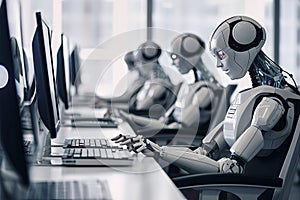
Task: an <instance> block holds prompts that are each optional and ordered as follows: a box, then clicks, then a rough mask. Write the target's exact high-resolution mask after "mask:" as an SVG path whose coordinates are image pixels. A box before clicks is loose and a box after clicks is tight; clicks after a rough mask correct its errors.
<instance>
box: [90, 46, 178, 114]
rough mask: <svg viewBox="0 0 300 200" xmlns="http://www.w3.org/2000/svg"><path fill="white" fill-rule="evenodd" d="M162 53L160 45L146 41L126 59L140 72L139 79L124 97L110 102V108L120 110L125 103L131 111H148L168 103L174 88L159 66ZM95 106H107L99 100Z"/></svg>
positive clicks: (129, 66) (125, 58)
mask: <svg viewBox="0 0 300 200" xmlns="http://www.w3.org/2000/svg"><path fill="white" fill-rule="evenodd" d="M161 51H162V50H161V48H160V47H159V45H158V44H156V43H154V42H152V41H146V42H144V43H143V44H141V45H140V46H139V47H138V49H137V50H136V51H134V52H133V53H132V54H127V55H126V56H125V57H124V60H125V62H126V63H127V65H128V68H130V69H134V71H136V72H138V75H139V78H138V79H137V81H135V82H134V83H133V84H132V85H130V88H129V90H128V91H127V92H126V93H125V94H124V95H122V96H121V97H116V98H112V99H111V100H109V101H108V106H110V107H112V108H118V107H119V105H118V104H119V103H125V104H127V105H129V110H148V109H149V108H150V107H151V106H152V105H153V104H161V105H163V106H164V105H165V104H167V103H168V99H169V97H170V96H171V95H173V94H172V91H173V87H174V86H173V84H172V83H171V81H170V79H169V77H168V76H167V75H166V73H165V72H164V70H163V68H162V67H161V65H160V64H159V61H158V59H159V57H160V55H161ZM133 63H134V66H132V64H133ZM125 97H126V98H125ZM120 100H121V101H120ZM95 105H96V107H103V106H105V105H107V104H105V103H104V104H103V99H101V98H98V99H97V100H96V103H95ZM123 107H124V106H121V108H123Z"/></svg>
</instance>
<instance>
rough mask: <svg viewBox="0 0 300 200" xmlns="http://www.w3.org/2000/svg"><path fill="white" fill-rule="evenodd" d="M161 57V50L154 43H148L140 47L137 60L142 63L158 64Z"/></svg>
mask: <svg viewBox="0 0 300 200" xmlns="http://www.w3.org/2000/svg"><path fill="white" fill-rule="evenodd" d="M160 55H161V48H160V46H159V45H158V44H156V43H154V42H152V41H146V42H144V43H143V44H141V45H140V46H139V47H138V50H137V59H138V61H139V62H141V63H144V64H145V63H152V62H157V61H158V58H159V56H160Z"/></svg>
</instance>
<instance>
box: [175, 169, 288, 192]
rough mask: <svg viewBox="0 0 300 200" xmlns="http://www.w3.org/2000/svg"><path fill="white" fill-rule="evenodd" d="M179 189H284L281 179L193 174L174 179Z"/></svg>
mask: <svg viewBox="0 0 300 200" xmlns="http://www.w3.org/2000/svg"><path fill="white" fill-rule="evenodd" d="M172 180H173V182H174V183H175V185H176V186H177V187H178V188H179V189H184V188H199V187H207V186H210V185H211V186H213V187H215V186H217V187H219V186H220V187H222V186H226V185H227V186H229V185H230V186H232V185H238V186H248V187H249V186H252V187H271V188H276V187H282V184H283V180H282V179H281V178H271V177H270V178H269V177H253V176H246V175H242V174H219V173H218V174H215V173H213V174H210V173H205V174H192V175H186V176H181V177H176V178H173V179H172Z"/></svg>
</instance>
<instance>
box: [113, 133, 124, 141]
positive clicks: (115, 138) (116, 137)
mask: <svg viewBox="0 0 300 200" xmlns="http://www.w3.org/2000/svg"><path fill="white" fill-rule="evenodd" d="M121 137H123V135H122V134H119V135H117V136H115V137H113V138H111V140H112V141H115V140H118V139H120V138H121Z"/></svg>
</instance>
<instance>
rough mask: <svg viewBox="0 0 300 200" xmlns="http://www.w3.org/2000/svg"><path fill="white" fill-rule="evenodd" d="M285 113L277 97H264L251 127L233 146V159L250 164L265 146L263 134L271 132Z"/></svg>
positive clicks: (254, 115)
mask: <svg viewBox="0 0 300 200" xmlns="http://www.w3.org/2000/svg"><path fill="white" fill-rule="evenodd" d="M284 112H285V109H284V106H283V105H282V102H281V101H280V100H279V99H277V98H275V97H264V98H263V99H262V101H261V102H260V103H259V104H258V105H257V107H256V109H255V111H254V114H253V119H252V122H251V125H250V127H249V128H248V129H246V131H245V132H244V133H243V134H242V135H241V136H240V137H239V138H238V140H237V141H236V142H235V143H234V144H233V146H232V147H231V149H230V151H231V153H232V155H233V157H237V158H240V159H241V160H242V161H244V162H249V161H250V160H251V159H252V158H253V157H254V156H255V155H256V154H257V153H258V152H259V151H260V150H261V149H262V148H263V146H264V138H263V132H264V131H270V130H271V129H272V128H273V127H274V126H275V125H276V124H277V122H278V121H279V120H280V118H281V117H282V116H283V114H284Z"/></svg>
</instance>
